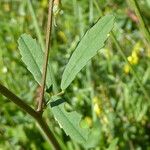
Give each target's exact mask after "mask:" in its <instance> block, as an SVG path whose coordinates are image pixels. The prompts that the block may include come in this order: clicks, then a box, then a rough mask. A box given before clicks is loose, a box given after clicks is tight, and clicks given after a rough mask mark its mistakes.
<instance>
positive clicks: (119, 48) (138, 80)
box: [94, 0, 149, 100]
mask: <svg viewBox="0 0 150 150" xmlns="http://www.w3.org/2000/svg"><path fill="white" fill-rule="evenodd" d="M94 4H95V6H96V8H97V10H98V12H99V13H100V15H103V12H102V11H101V9H100V8H99V6H98V4H97V2H96V0H94ZM110 36H111V38H112V39H113V41H114V43H115V45H116V47H117V50H118V51H119V53H120V54H121V56H122V58H123V59H124V60H125V62H126V63H127V64H128V65H129V66H130V69H131V71H132V74H133V76H134V78H135V79H136V82H137V83H138V85H139V87H140V88H141V90H142V92H143V94H144V96H145V98H146V99H147V100H149V95H148V93H147V91H146V89H145V88H144V86H143V84H142V82H141V80H140V78H139V76H138V74H137V73H136V71H135V70H134V68H133V67H132V65H131V64H130V62H129V61H128V59H127V58H126V56H125V54H124V52H123V48H122V47H121V45H120V43H119V42H118V40H117V38H116V36H115V35H114V33H113V32H111V34H110Z"/></svg>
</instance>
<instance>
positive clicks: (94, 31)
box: [61, 15, 114, 90]
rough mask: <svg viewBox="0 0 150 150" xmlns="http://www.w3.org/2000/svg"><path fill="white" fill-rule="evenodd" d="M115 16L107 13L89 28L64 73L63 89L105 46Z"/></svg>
mask: <svg viewBox="0 0 150 150" xmlns="http://www.w3.org/2000/svg"><path fill="white" fill-rule="evenodd" d="M113 24H114V16H112V15H107V16H105V17H103V18H102V19H100V20H98V22H97V23H96V24H95V25H94V26H93V27H92V28H91V29H89V30H88V31H87V32H86V34H85V35H84V36H83V38H82V39H81V41H80V43H79V44H78V46H77V47H76V49H75V51H74V52H73V54H72V56H71V58H70V60H69V62H68V64H67V66H66V68H65V70H64V73H63V75H62V81H61V89H62V90H65V89H66V88H67V87H68V86H69V85H70V83H71V82H72V81H73V80H74V78H75V76H76V75H77V73H78V72H79V71H80V70H81V69H82V68H83V67H84V66H85V65H86V64H87V62H88V61H89V60H90V59H91V58H92V57H93V56H95V55H96V53H97V52H98V50H100V49H101V48H102V47H103V46H104V42H105V41H106V39H107V37H108V33H109V32H110V31H111V30H112V28H113Z"/></svg>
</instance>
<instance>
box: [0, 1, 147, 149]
mask: <svg viewBox="0 0 150 150" xmlns="http://www.w3.org/2000/svg"><path fill="white" fill-rule="evenodd" d="M32 2H33V8H34V11H35V14H36V17H37V20H38V23H39V26H40V29H41V32H42V37H43V39H44V37H45V29H46V18H47V0H41V1H32ZM138 3H139V5H140V8H141V10H142V15H143V17H144V19H145V20H146V23H147V25H148V26H150V22H149V20H150V14H149V9H150V2H149V0H138ZM98 10H100V11H102V12H103V13H104V14H109V13H114V15H115V17H116V24H115V28H114V32H115V35H116V37H117V40H118V41H119V43H120V44H121V46H122V48H123V50H124V53H125V55H126V57H127V58H128V61H129V62H130V63H131V65H132V66H133V68H134V69H135V71H136V72H137V74H138V75H139V77H140V79H141V82H142V84H143V85H144V87H145V89H146V90H147V91H149V90H150V63H149V62H150V61H149V60H150V45H148V43H147V42H146V40H145V39H144V36H143V34H142V32H141V29H140V28H139V20H138V18H137V16H136V15H135V13H134V11H133V9H132V7H131V5H130V1H128V0H126V1H122V0H84V1H80V0H62V6H61V11H60V12H59V15H57V16H56V18H55V24H56V25H55V26H54V27H53V38H52V49H51V52H50V59H51V63H52V65H53V69H54V73H55V77H56V79H57V84H58V85H60V80H61V75H62V72H63V70H64V66H65V64H66V63H67V62H68V59H69V57H70V55H71V53H72V52H73V50H74V48H75V47H76V45H77V44H78V42H79V40H80V38H81V37H82V36H83V35H84V33H85V31H86V30H87V29H88V28H89V26H92V25H93V24H94V23H95V22H96V21H97V19H98V18H99V17H100V16H101V14H100V12H99V11H98ZM24 32H26V33H29V34H31V35H32V36H33V37H37V35H36V31H35V27H34V24H33V20H32V16H31V13H30V11H29V8H28V5H27V3H26V0H24V1H22V0H1V1H0V82H2V83H3V84H4V85H6V86H7V87H8V88H9V89H11V90H12V91H13V92H14V93H15V94H16V95H18V96H20V97H22V98H23V99H24V100H25V101H26V103H28V104H30V105H31V106H33V107H35V104H36V97H37V92H38V86H37V83H35V81H34V79H33V77H32V76H31V74H30V72H29V71H28V70H27V69H26V68H25V66H24V64H23V63H22V61H21V58H20V57H21V56H20V55H19V51H18V49H17V39H18V38H19V36H20V35H21V34H22V33H24ZM64 98H65V99H66V100H67V101H68V103H69V104H70V105H68V106H66V107H67V109H69V110H70V111H71V110H77V111H78V112H79V113H81V114H82V115H83V121H82V125H83V126H89V127H91V128H92V127H94V128H93V129H92V130H93V132H92V134H91V137H90V138H91V140H90V143H88V144H93V143H94V144H97V148H95V149H96V150H99V149H102V150H103V149H106V148H108V149H110V146H111V145H113V146H112V147H114V149H127V150H128V149H130V150H150V118H149V116H150V112H149V106H150V101H147V100H146V98H145V97H144V94H143V93H142V91H141V89H140V88H139V86H138V84H137V82H136V80H135V78H134V76H133V75H132V73H131V71H130V66H128V65H127V64H126V63H125V62H124V60H123V58H122V57H121V55H120V53H119V52H118V51H117V48H116V46H115V44H114V43H113V40H112V39H111V38H109V40H108V41H107V42H106V46H105V47H104V48H103V49H102V52H100V53H98V55H97V56H95V57H94V58H93V59H92V61H91V62H89V64H88V65H87V66H86V67H85V68H84V69H83V70H82V71H81V72H80V73H79V74H78V76H77V78H76V79H75V81H74V82H73V84H72V85H71V86H70V87H69V88H68V89H67V91H66V93H65V95H64ZM0 106H1V108H0V150H9V149H14V150H22V149H32V150H41V149H49V145H48V143H47V142H46V141H45V139H44V138H43V137H42V135H41V133H40V132H39V131H40V130H39V129H38V127H37V125H36V124H35V122H34V120H33V119H32V118H31V117H30V116H28V115H27V114H25V113H24V112H22V111H20V110H19V109H18V108H17V107H16V106H15V105H14V104H12V103H11V102H10V101H9V100H8V99H6V98H5V97H2V96H1V95H0ZM44 115H45V117H46V118H47V122H48V124H49V126H50V128H51V129H52V130H53V131H55V133H56V134H57V135H59V136H58V138H59V139H60V140H61V141H62V142H63V143H65V145H66V146H67V147H68V149H69V150H72V149H76V150H79V149H85V147H86V145H82V146H81V145H77V144H76V143H75V142H74V141H71V140H70V138H69V137H67V136H66V135H65V134H64V132H63V131H62V130H61V129H60V128H59V125H58V124H57V123H56V122H55V121H54V119H53V117H52V115H51V112H49V110H46V111H45V113H44ZM115 145H117V147H115Z"/></svg>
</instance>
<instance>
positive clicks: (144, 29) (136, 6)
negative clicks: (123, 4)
mask: <svg viewBox="0 0 150 150" xmlns="http://www.w3.org/2000/svg"><path fill="white" fill-rule="evenodd" d="M129 2H130V3H132V5H133V8H134V10H135V13H136V15H137V16H138V19H139V22H140V26H141V29H142V32H143V34H144V36H145V39H146V41H147V42H148V44H149V43H150V32H149V30H148V27H147V25H146V23H145V20H144V17H143V15H142V13H141V10H140V7H139V4H138V2H137V1H136V0H129Z"/></svg>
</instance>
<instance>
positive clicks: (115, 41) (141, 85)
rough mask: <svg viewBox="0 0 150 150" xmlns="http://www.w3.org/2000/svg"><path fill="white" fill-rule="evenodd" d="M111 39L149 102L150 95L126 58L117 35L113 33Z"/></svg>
mask: <svg viewBox="0 0 150 150" xmlns="http://www.w3.org/2000/svg"><path fill="white" fill-rule="evenodd" d="M111 38H112V39H113V41H114V43H115V45H116V47H117V49H118V51H119V53H120V54H121V56H122V58H123V59H124V60H125V61H126V63H127V64H128V65H129V66H130V69H131V72H132V74H133V76H134V78H135V79H136V81H137V83H138V85H139V86H140V88H141V90H142V92H143V94H144V95H145V98H146V99H147V100H149V95H148V93H147V91H146V90H145V88H144V86H143V84H142V82H141V80H140V78H139V76H138V74H137V73H136V71H135V70H134V68H133V67H132V65H131V64H130V62H129V61H128V59H127V57H126V56H125V54H124V52H123V49H122V47H121V45H120V43H119V42H118V41H117V39H116V37H115V35H114V33H113V32H112V33H111Z"/></svg>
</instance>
